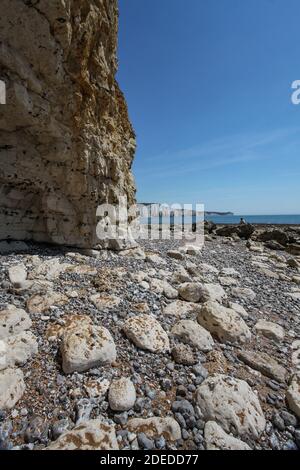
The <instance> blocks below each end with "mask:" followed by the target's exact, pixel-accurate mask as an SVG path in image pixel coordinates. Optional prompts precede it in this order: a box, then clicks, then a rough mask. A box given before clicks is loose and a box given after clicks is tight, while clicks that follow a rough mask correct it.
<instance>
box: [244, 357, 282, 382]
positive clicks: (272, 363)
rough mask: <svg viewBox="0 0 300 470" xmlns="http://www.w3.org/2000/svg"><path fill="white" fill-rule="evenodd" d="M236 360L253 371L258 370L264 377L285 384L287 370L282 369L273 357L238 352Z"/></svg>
mask: <svg viewBox="0 0 300 470" xmlns="http://www.w3.org/2000/svg"><path fill="white" fill-rule="evenodd" d="M238 358H239V359H240V360H241V361H243V362H244V363H245V364H247V365H248V366H249V367H251V368H252V369H254V370H258V371H259V372H261V373H262V374H264V375H265V376H266V377H270V378H271V379H274V380H276V381H277V382H285V380H286V377H287V370H286V369H285V368H284V367H282V366H281V365H280V364H279V363H278V362H277V361H276V360H275V359H274V358H273V357H271V356H269V354H266V353H264V352H255V351H253V350H252V351H239V352H238Z"/></svg>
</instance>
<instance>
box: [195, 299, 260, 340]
mask: <svg viewBox="0 0 300 470" xmlns="http://www.w3.org/2000/svg"><path fill="white" fill-rule="evenodd" d="M198 323H200V325H202V326H203V328H205V329H206V330H208V331H210V333H212V334H214V335H216V336H217V337H218V339H219V340H220V341H222V342H226V341H230V342H233V343H234V342H239V343H245V342H246V341H248V340H250V339H251V331H250V330H249V328H248V326H247V324H246V323H245V321H244V320H243V319H242V317H240V316H239V314H238V313H237V312H236V311H235V310H233V309H231V308H226V307H223V305H220V304H218V303H217V302H206V303H205V304H204V305H203V306H202V308H201V310H200V313H199V315H198Z"/></svg>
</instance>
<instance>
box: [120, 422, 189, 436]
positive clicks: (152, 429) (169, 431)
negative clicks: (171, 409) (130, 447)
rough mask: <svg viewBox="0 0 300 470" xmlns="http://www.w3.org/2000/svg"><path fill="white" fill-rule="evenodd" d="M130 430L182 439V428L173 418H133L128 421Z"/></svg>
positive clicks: (148, 434) (147, 434)
mask: <svg viewBox="0 0 300 470" xmlns="http://www.w3.org/2000/svg"><path fill="white" fill-rule="evenodd" d="M127 427H128V430H129V431H131V432H135V433H139V432H143V433H145V434H146V436H148V437H159V436H164V437H166V438H167V439H168V440H170V441H177V440H178V439H181V429H180V426H179V424H178V423H177V421H175V419H173V418H169V417H166V418H146V419H143V418H133V419H130V420H129V421H128V425H127Z"/></svg>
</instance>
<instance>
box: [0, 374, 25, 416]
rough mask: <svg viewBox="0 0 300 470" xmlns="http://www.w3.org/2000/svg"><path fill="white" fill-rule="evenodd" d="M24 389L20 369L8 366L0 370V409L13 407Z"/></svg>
mask: <svg viewBox="0 0 300 470" xmlns="http://www.w3.org/2000/svg"><path fill="white" fill-rule="evenodd" d="M24 391H25V382H24V376H23V372H22V371H21V370H20V369H12V368H8V369H5V370H2V371H0V409H2V410H9V409H11V408H13V407H14V406H15V404H16V403H17V402H18V401H19V400H20V398H21V397H22V395H23V393H24Z"/></svg>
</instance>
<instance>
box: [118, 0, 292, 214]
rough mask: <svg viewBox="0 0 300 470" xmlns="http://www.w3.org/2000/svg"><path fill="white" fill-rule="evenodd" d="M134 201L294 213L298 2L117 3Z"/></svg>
mask: <svg viewBox="0 0 300 470" xmlns="http://www.w3.org/2000/svg"><path fill="white" fill-rule="evenodd" d="M119 3H120V34H119V65H120V70H119V73H118V80H119V82H120V85H121V88H122V90H123V91H124V93H125V95H126V99H127V102H128V106H129V114H130V118H131V120H132V122H133V125H134V128H135V130H136V133H137V142H138V150H137V155H136V160H135V163H134V174H135V177H136V182H137V187H138V199H139V201H141V202H166V203H175V202H179V203H196V202H199V203H204V204H205V208H206V209H207V210H216V211H233V212H235V213H236V214H241V213H244V214H276V213H277V214H299V213H300V105H299V106H295V105H293V104H292V102H291V95H292V89H291V85H292V82H293V81H294V80H300V50H299V44H300V1H299V0H247V1H246V0H119Z"/></svg>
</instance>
